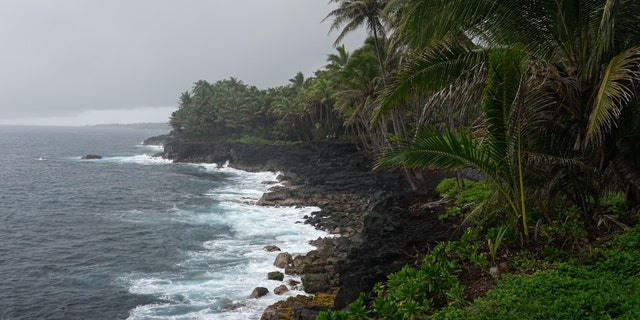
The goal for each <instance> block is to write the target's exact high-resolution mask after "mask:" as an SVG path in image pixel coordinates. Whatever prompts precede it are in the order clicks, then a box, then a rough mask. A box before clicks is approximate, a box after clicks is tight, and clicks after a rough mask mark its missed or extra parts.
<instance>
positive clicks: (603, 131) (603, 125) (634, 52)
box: [581, 46, 640, 147]
mask: <svg viewBox="0 0 640 320" xmlns="http://www.w3.org/2000/svg"><path fill="white" fill-rule="evenodd" d="M639 65H640V46H638V47H634V48H631V49H629V50H626V51H624V52H622V53H620V54H619V55H617V56H615V57H614V58H613V59H611V61H610V62H609V64H608V65H607V68H606V70H605V71H604V73H603V75H602V81H601V82H600V85H599V87H598V91H597V92H596V95H595V97H594V103H593V107H592V109H591V112H590V116H589V122H588V124H587V126H586V133H585V137H584V140H583V141H581V142H582V143H581V147H585V146H586V145H588V144H590V143H591V142H595V143H596V144H597V145H600V144H601V143H602V142H603V141H604V139H605V136H606V135H607V133H608V132H610V130H611V129H612V127H613V126H615V125H616V123H617V121H618V119H619V118H620V114H621V112H622V108H624V106H625V105H626V104H627V103H629V102H630V101H631V100H633V99H634V98H635V97H636V96H637V94H638V93H637V90H635V88H634V87H633V86H634V85H636V84H637V82H638V80H640V69H639V68H638V66H639Z"/></svg>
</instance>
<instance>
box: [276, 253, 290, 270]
mask: <svg viewBox="0 0 640 320" xmlns="http://www.w3.org/2000/svg"><path fill="white" fill-rule="evenodd" d="M292 261H293V256H291V254H290V253H288V252H282V253H280V254H278V256H277V257H276V261H274V262H273V265H274V266H276V267H278V268H286V267H288V266H289V265H290V264H291V262H292Z"/></svg>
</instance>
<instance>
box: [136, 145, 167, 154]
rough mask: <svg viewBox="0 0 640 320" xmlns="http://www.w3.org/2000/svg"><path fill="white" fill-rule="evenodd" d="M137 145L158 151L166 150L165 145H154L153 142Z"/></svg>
mask: <svg viewBox="0 0 640 320" xmlns="http://www.w3.org/2000/svg"><path fill="white" fill-rule="evenodd" d="M136 147H140V148H145V149H149V150H154V151H156V152H161V151H164V146H156V145H152V144H142V143H141V144H139V145H136Z"/></svg>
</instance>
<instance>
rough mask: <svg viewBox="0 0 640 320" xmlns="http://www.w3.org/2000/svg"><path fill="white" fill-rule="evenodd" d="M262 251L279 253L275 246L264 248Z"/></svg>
mask: <svg viewBox="0 0 640 320" xmlns="http://www.w3.org/2000/svg"><path fill="white" fill-rule="evenodd" d="M263 249H264V251H266V252H274V251H281V250H280V248H278V247H277V246H265V247H264V248H263Z"/></svg>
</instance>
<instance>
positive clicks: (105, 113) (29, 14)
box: [0, 0, 364, 125]
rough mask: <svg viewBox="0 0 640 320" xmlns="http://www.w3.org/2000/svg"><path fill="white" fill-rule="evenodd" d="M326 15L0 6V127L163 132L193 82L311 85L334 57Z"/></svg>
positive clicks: (321, 5)
mask: <svg viewBox="0 0 640 320" xmlns="http://www.w3.org/2000/svg"><path fill="white" fill-rule="evenodd" d="M330 10H331V6H330V5H329V4H328V0H93V1H88V0H55V1H53V0H0V124H48V125H85V124H96V123H115V122H117V123H132V122H166V121H168V117H169V115H170V113H171V112H172V111H173V110H175V109H176V108H177V103H176V101H177V99H178V96H179V94H180V92H182V91H185V90H188V89H190V88H191V85H192V84H193V83H194V82H195V81H197V80H200V79H204V80H208V81H211V82H214V81H216V80H221V79H225V78H229V77H231V76H233V77H236V78H238V79H240V80H242V81H244V82H245V83H247V84H250V85H255V86H258V87H259V88H268V87H275V86H279V85H284V84H287V82H288V79H290V78H292V77H293V76H294V75H295V73H296V72H298V71H302V72H303V73H304V74H305V76H311V75H313V71H315V70H317V69H319V68H321V67H322V66H323V65H324V64H326V56H327V54H329V53H333V52H334V51H335V49H334V48H333V47H332V44H333V40H334V39H335V37H336V36H337V32H333V33H331V34H328V31H329V27H330V22H329V21H327V22H324V23H323V22H322V19H323V18H324V17H325V16H326V15H327V14H328V13H329V11H330ZM363 40H364V31H361V32H359V33H356V34H354V35H353V36H351V37H349V38H347V39H346V40H345V44H346V47H347V49H348V50H349V51H352V50H354V49H355V48H357V47H358V46H359V45H360V44H361V43H362V41H363Z"/></svg>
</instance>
